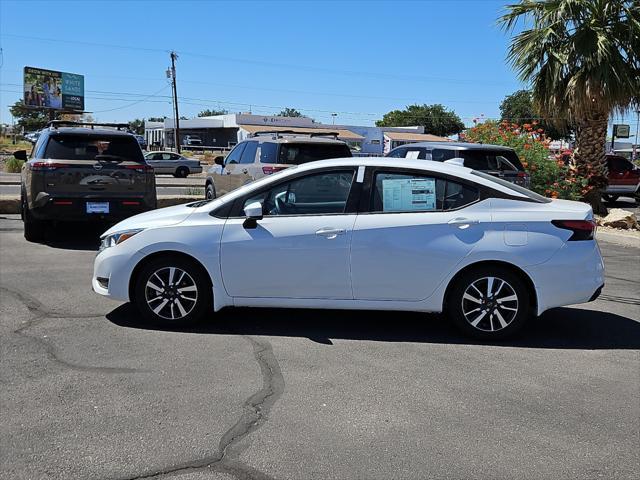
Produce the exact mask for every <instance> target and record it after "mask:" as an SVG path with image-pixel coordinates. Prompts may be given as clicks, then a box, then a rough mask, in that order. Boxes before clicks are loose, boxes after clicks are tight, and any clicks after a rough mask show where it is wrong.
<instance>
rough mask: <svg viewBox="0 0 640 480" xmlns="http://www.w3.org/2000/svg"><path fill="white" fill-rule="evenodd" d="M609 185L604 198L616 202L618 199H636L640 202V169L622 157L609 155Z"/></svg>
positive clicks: (607, 157)
mask: <svg viewBox="0 0 640 480" xmlns="http://www.w3.org/2000/svg"><path fill="white" fill-rule="evenodd" d="M606 159H607V167H608V168H609V185H608V186H607V188H606V190H605V193H604V195H603V198H604V199H605V200H606V201H608V202H615V201H616V200H617V199H618V197H620V196H625V197H634V198H635V199H636V201H640V168H638V167H637V166H636V165H634V163H633V162H632V161H631V160H627V159H626V158H625V157H622V156H620V155H607V156H606Z"/></svg>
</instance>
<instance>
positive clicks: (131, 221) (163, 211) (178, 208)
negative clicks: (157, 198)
mask: <svg viewBox="0 0 640 480" xmlns="http://www.w3.org/2000/svg"><path fill="white" fill-rule="evenodd" d="M187 205H189V204H184V205H175V206H173V207H166V208H159V209H157V210H152V211H150V212H145V213H140V214H138V215H134V216H133V217H129V218H127V219H126V220H123V221H121V222H119V223H116V224H115V225H114V226H113V227H111V228H110V229H109V230H107V231H106V232H104V233H103V236H104V235H110V234H112V233H115V232H121V231H123V230H133V229H136V228H155V227H168V226H170V225H177V224H178V223H180V222H184V221H185V220H186V219H187V218H189V217H190V216H191V214H193V212H195V211H196V209H195V208H193V207H188V206H187Z"/></svg>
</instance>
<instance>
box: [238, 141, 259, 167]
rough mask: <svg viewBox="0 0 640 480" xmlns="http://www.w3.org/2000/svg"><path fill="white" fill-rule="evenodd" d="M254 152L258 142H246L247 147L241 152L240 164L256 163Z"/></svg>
mask: <svg viewBox="0 0 640 480" xmlns="http://www.w3.org/2000/svg"><path fill="white" fill-rule="evenodd" d="M256 150H258V142H247V146H246V147H245V149H244V152H242V157H240V163H253V162H255V161H256Z"/></svg>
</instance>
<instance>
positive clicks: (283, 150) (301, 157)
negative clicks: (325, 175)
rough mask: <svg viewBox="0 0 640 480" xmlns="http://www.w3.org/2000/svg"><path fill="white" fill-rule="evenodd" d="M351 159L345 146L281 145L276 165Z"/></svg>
mask: <svg viewBox="0 0 640 480" xmlns="http://www.w3.org/2000/svg"><path fill="white" fill-rule="evenodd" d="M342 157H351V150H349V147H348V146H347V145H346V144H332V143H283V144H282V145H281V146H280V154H279V155H278V163H284V164H287V165H300V164H302V163H307V162H313V161H315V160H326V159H329V158H342Z"/></svg>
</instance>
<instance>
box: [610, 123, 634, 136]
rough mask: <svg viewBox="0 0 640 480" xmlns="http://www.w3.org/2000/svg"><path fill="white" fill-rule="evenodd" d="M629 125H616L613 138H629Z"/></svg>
mask: <svg viewBox="0 0 640 480" xmlns="http://www.w3.org/2000/svg"><path fill="white" fill-rule="evenodd" d="M629 130H630V129H629V125H622V124H618V125H614V126H613V136H614V137H617V138H629V133H630V132H629Z"/></svg>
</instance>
